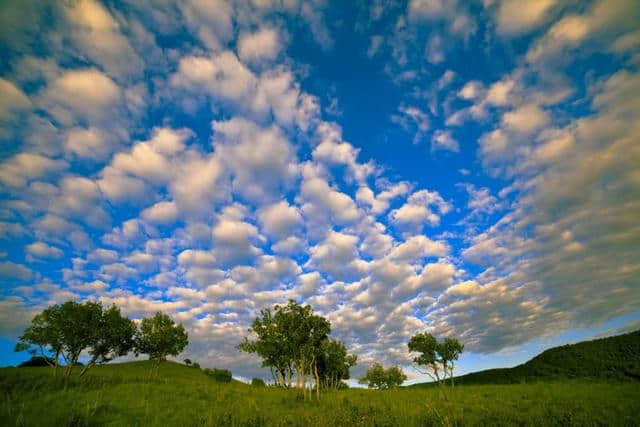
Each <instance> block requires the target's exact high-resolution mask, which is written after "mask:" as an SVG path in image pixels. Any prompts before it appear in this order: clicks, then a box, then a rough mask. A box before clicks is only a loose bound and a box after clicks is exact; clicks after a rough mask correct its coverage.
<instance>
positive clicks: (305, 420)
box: [0, 361, 640, 427]
mask: <svg viewBox="0 0 640 427" xmlns="http://www.w3.org/2000/svg"><path fill="white" fill-rule="evenodd" d="M77 373H78V371H76V372H75V373H74V376H72V378H70V379H69V380H68V381H66V382H65V381H64V380H63V379H62V378H60V376H58V377H57V378H54V377H53V372H52V369H51V368H49V367H30V368H0V396H1V398H0V420H2V423H1V424H2V425H5V426H8V427H9V426H56V427H57V426H102V425H105V426H106V425H108V426H272V425H276V426H277V425H282V426H285V425H286V426H305V427H306V426H426V425H429V426H434V425H436V426H437V425H443V426H444V425H447V426H450V425H498V426H499V425H503V426H507V425H523V426H527V425H531V426H537V425H621V426H623V425H624V426H627V425H637V413H638V410H639V409H640V407H639V404H638V402H640V387H638V386H637V384H636V383H631V382H627V383H623V382H618V383H611V382H597V381H596V382H584V381H580V380H574V381H568V380H566V381H559V382H552V383H544V382H539V383H536V384H509V385H469V386H465V387H455V388H453V389H451V388H449V387H447V388H446V389H445V390H441V389H439V388H424V389H409V388H404V387H403V388H398V389H395V390H384V391H375V390H366V389H348V390H339V391H324V392H323V393H322V396H321V399H320V401H319V402H316V401H315V400H314V401H311V402H310V401H304V400H303V399H302V396H301V393H300V392H299V391H297V390H284V389H281V388H274V387H254V386H250V385H247V384H242V383H239V382H231V383H219V382H216V381H214V380H213V379H212V378H211V377H210V376H207V375H206V374H205V373H204V372H203V371H201V370H199V369H195V368H189V367H187V366H185V365H181V364H178V363H171V362H166V363H162V364H161V365H160V366H159V367H157V366H156V365H155V364H154V363H151V362H147V361H143V362H130V363H120V364H108V365H104V366H96V367H95V368H93V369H91V370H90V371H89V372H88V373H87V375H86V376H84V377H82V378H78V377H77Z"/></svg>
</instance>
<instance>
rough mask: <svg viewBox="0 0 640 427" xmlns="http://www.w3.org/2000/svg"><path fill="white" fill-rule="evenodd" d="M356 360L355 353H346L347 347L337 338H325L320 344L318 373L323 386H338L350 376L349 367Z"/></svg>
mask: <svg viewBox="0 0 640 427" xmlns="http://www.w3.org/2000/svg"><path fill="white" fill-rule="evenodd" d="M357 360H358V357H357V356H356V355H355V354H347V348H346V347H345V346H344V344H342V343H341V342H340V341H338V340H333V339H327V340H325V341H323V342H322V344H321V346H320V353H319V356H318V373H319V376H320V381H321V383H322V386H323V387H324V388H339V387H340V385H341V384H344V383H343V380H348V379H349V378H350V374H349V369H351V367H353V366H354V365H355V364H356V362H357Z"/></svg>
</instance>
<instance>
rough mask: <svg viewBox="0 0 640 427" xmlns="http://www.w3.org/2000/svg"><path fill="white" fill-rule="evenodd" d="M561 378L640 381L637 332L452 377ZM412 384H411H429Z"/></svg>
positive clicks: (469, 380)
mask: <svg viewBox="0 0 640 427" xmlns="http://www.w3.org/2000/svg"><path fill="white" fill-rule="evenodd" d="M564 379H584V380H591V381H593V380H596V381H599V380H606V381H638V380H640V331H635V332H631V333H628V334H624V335H618V336H615V337H609V338H602V339H597V340H592V341H583V342H579V343H577V344H569V345H563V346H560V347H554V348H551V349H549V350H546V351H544V352H542V353H540V354H539V355H538V356H536V357H534V358H533V359H531V360H529V361H528V362H526V363H523V364H522V365H518V366H515V367H513V368H499V369H487V370H485V371H479V372H473V373H470V374H467V375H462V376H459V377H456V378H455V382H456V384H514V383H523V382H536V381H561V380H564ZM428 386H430V385H427V384H415V385H414V386H413V387H428Z"/></svg>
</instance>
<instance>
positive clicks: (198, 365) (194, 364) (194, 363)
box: [191, 362, 200, 369]
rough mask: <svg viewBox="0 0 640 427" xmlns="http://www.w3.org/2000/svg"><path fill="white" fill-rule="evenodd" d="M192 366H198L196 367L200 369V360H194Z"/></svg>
mask: <svg viewBox="0 0 640 427" xmlns="http://www.w3.org/2000/svg"><path fill="white" fill-rule="evenodd" d="M191 367H193V368H196V369H200V364H199V363H198V362H193V364H192V365H191Z"/></svg>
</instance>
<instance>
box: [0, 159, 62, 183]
mask: <svg viewBox="0 0 640 427" xmlns="http://www.w3.org/2000/svg"><path fill="white" fill-rule="evenodd" d="M66 168H67V163H66V162H64V161H62V160H53V159H50V158H48V157H45V156H41V155H40V154H36V153H28V152H22V153H19V154H16V155H15V156H13V157H10V158H9V159H8V160H5V161H4V162H3V163H2V164H0V182H2V183H3V184H5V185H8V186H11V187H17V188H20V187H24V186H25V185H26V184H27V183H28V182H29V181H31V180H33V179H37V178H42V177H44V176H46V175H48V174H52V173H55V172H60V171H63V170H65V169H66Z"/></svg>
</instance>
